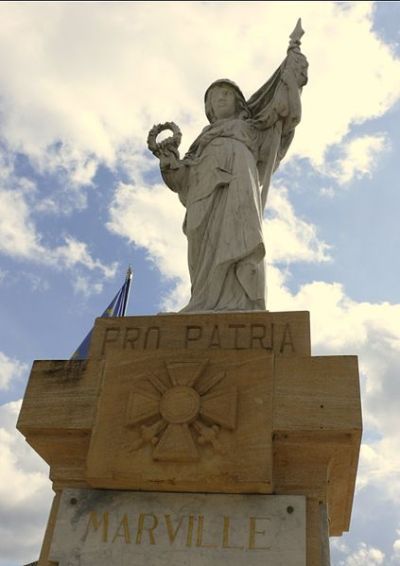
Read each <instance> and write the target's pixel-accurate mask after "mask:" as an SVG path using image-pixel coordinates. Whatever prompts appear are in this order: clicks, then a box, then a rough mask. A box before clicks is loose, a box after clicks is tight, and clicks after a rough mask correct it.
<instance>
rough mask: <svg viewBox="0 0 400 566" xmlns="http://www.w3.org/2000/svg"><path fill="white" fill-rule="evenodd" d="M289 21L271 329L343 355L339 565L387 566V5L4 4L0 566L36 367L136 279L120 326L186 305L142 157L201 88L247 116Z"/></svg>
mask: <svg viewBox="0 0 400 566" xmlns="http://www.w3.org/2000/svg"><path fill="white" fill-rule="evenodd" d="M298 17H302V22H303V27H304V29H305V32H306V33H305V35H304V37H303V40H302V49H303V52H304V53H305V54H306V56H307V58H308V61H309V64H310V68H309V83H308V85H307V86H306V87H305V88H304V91H303V95H302V102H303V117H302V122H301V123H300V125H299V126H298V127H297V130H296V135H295V138H294V141H293V143H292V146H291V148H290V150H289V153H288V155H287V156H286V158H285V161H284V162H282V164H281V166H280V169H279V170H278V171H277V173H276V174H275V176H274V179H273V183H272V187H271V189H270V194H269V197H268V198H269V200H268V203H267V208H266V211H265V226H264V228H265V241H266V247H267V262H268V267H267V269H268V274H267V277H268V281H267V294H268V305H267V308H268V309H269V310H271V311H281V310H287V311H290V310H308V311H310V313H311V334H312V350H313V355H342V354H354V355H358V356H359V365H360V383H361V391H362V407H363V420H364V435H363V441H362V447H361V453H360V464H359V471H358V479H357V488H356V495H355V500H354V507H353V514H352V522H351V529H350V532H349V533H347V534H345V535H343V536H342V537H341V538H334V539H331V554H332V565H333V566H358V565H360V566H361V565H362V566H375V565H384V566H393V565H400V436H399V434H398V431H399V430H400V416H399V414H400V412H399V408H398V407H399V401H398V400H399V395H400V289H399V279H400V269H399V260H398V250H399V248H400V230H399V221H398V216H399V213H398V211H399V205H400V167H399V161H400V136H399V131H400V31H399V30H400V4H399V3H398V2H376V3H375V2H364V1H358V2H329V1H323V2H321V1H313V2H239V1H238V2H162V3H158V2H113V3H109V2H65V3H64V2H1V3H0V21H1V22H2V23H1V26H0V53H1V54H2V55H1V57H0V316H1V324H0V566H17V565H20V564H22V563H28V562H31V561H33V560H35V559H37V557H38V554H39V548H40V545H41V540H42V536H43V533H44V528H45V523H46V520H47V516H48V512H49V507H50V502H51V499H52V491H51V485H50V481H49V480H48V467H47V466H46V464H45V463H44V462H43V461H42V460H41V459H40V458H39V457H38V456H37V455H36V454H35V453H34V452H33V451H32V449H31V448H30V447H29V446H28V445H27V444H26V443H25V441H24V439H23V437H22V435H20V434H19V433H18V432H17V431H16V430H15V423H16V419H17V416H18V412H19V409H20V405H21V398H22V396H23V393H24V389H25V386H26V383H27V379H28V377H29V372H30V368H31V364H32V362H33V360H35V359H68V358H69V357H70V356H71V354H72V353H73V351H74V350H75V349H76V347H77V346H78V345H79V343H80V342H81V340H82V339H83V338H84V336H85V334H86V332H87V331H88V330H89V329H90V328H91V326H92V324H93V321H94V318H95V317H96V316H99V315H100V314H101V313H102V312H103V310H104V309H105V307H106V306H107V305H108V303H109V302H110V300H111V299H112V297H113V296H114V295H115V293H116V292H117V290H118V289H119V287H120V286H121V285H122V283H123V281H124V278H125V273H126V269H127V267H128V265H129V264H130V265H132V267H133V269H134V281H133V288H132V293H131V300H130V304H129V307H128V314H129V315H152V314H156V313H158V312H160V311H164V312H165V311H176V310H179V308H181V307H183V306H184V305H185V304H186V302H187V300H188V294H189V279H188V272H187V266H186V241H185V237H184V235H183V234H182V231H181V225H182V221H183V215H184V208H183V207H182V205H181V204H180V203H179V201H178V199H177V198H176V195H175V194H173V193H172V192H171V191H169V190H168V189H167V188H166V187H165V186H164V185H163V183H162V180H161V177H160V173H159V170H158V166H157V160H156V159H155V158H154V157H153V156H152V154H151V153H150V152H149V151H148V150H147V147H146V138H147V134H148V131H149V129H150V128H151V127H152V126H153V124H155V123H160V122H166V121H174V122H176V123H177V124H178V125H179V126H180V128H181V130H182V133H183V138H182V145H181V153H184V151H185V150H186V149H187V148H188V147H189V145H190V143H191V142H192V141H193V140H194V138H195V137H196V136H197V135H198V133H199V132H200V131H201V129H202V128H203V127H204V126H205V125H206V124H207V120H206V117H205V115H204V108H203V95H204V92H205V90H206V88H207V87H208V86H209V85H210V84H211V83H212V82H213V81H214V80H215V79H217V78H222V77H229V78H231V79H232V80H234V81H235V82H236V83H238V84H239V85H240V86H241V88H242V90H243V92H244V94H245V96H246V97H249V96H250V95H251V94H252V93H253V92H255V90H257V88H258V87H259V86H261V84H263V83H264V82H265V81H266V80H267V79H268V78H269V77H270V76H271V75H272V73H273V71H274V70H275V69H276V68H277V67H278V66H279V64H280V63H281V61H282V60H283V58H284V57H285V54H286V48H287V45H288V36H289V34H290V33H291V31H292V30H293V28H294V25H295V24H296V21H297V18H298Z"/></svg>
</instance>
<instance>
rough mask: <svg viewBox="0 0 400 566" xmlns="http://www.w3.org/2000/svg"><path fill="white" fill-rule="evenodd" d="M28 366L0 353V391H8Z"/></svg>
mask: <svg viewBox="0 0 400 566" xmlns="http://www.w3.org/2000/svg"><path fill="white" fill-rule="evenodd" d="M27 369H28V366H27V365H26V364H24V363H21V362H20V361H18V360H16V359H13V358H10V357H8V356H7V355H6V354H4V353H3V352H0V391H1V390H2V389H8V388H9V387H10V384H11V382H12V381H13V380H14V379H20V378H21V377H22V376H23V375H24V374H25V373H26V371H27Z"/></svg>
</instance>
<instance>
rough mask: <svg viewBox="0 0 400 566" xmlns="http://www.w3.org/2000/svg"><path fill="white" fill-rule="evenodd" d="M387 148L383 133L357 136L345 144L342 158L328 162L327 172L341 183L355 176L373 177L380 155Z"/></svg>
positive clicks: (358, 177)
mask: <svg viewBox="0 0 400 566" xmlns="http://www.w3.org/2000/svg"><path fill="white" fill-rule="evenodd" d="M387 149H388V140H387V138H386V137H385V136H384V135H382V134H381V135H374V136H368V135H365V136H361V137H359V138H355V139H353V140H351V141H349V142H348V143H347V144H345V145H344V147H343V150H342V152H341V153H342V156H341V157H340V159H338V160H337V161H336V162H335V163H328V164H327V166H326V172H327V173H328V174H330V175H331V176H332V177H334V178H335V179H336V180H337V181H338V183H339V184H341V185H343V184H345V183H349V182H350V181H352V180H353V179H354V178H356V179H360V178H362V177H365V176H367V177H371V176H372V173H373V172H374V170H375V168H376V167H377V164H378V157H379V156H380V155H381V154H382V152H384V151H386V150H387Z"/></svg>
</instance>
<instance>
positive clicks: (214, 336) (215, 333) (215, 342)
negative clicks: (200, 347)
mask: <svg viewBox="0 0 400 566" xmlns="http://www.w3.org/2000/svg"><path fill="white" fill-rule="evenodd" d="M208 347H209V348H221V338H220V335H219V328H218V324H216V325H215V326H214V328H213V330H212V332H211V338H210V343H209V344H208Z"/></svg>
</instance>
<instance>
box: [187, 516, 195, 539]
mask: <svg viewBox="0 0 400 566" xmlns="http://www.w3.org/2000/svg"><path fill="white" fill-rule="evenodd" d="M193 527H194V517H193V515H189V517H188V530H187V536H186V546H189V547H191V546H192V541H193Z"/></svg>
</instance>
